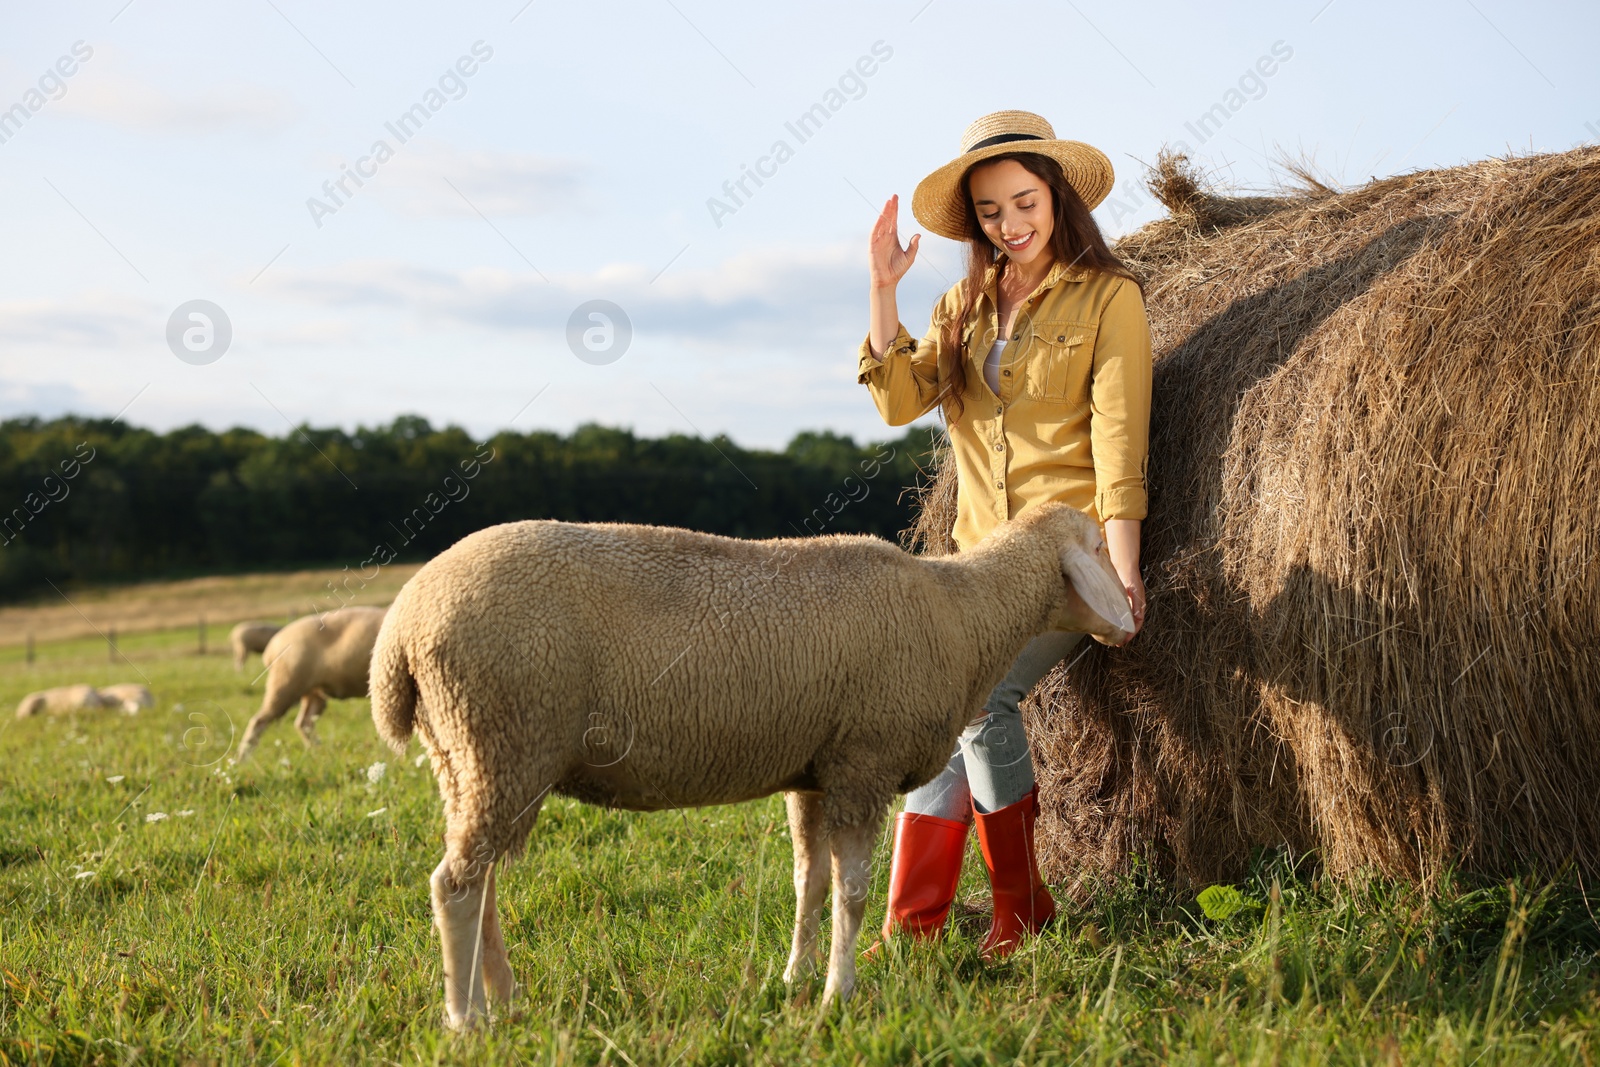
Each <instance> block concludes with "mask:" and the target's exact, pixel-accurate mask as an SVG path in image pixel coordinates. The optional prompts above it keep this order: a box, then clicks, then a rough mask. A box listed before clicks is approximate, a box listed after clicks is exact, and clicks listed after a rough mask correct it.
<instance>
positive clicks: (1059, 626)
mask: <svg viewBox="0 0 1600 1067" xmlns="http://www.w3.org/2000/svg"><path fill="white" fill-rule="evenodd" d="M1050 521H1051V522H1052V523H1053V524H1057V526H1058V529H1060V530H1061V531H1062V537H1061V540H1060V541H1059V542H1058V543H1059V544H1060V552H1061V577H1062V579H1063V580H1064V581H1065V584H1066V591H1065V592H1066V595H1065V596H1064V597H1063V598H1062V601H1061V604H1060V606H1059V607H1058V608H1057V610H1056V613H1055V615H1054V616H1053V617H1052V618H1051V620H1050V628H1051V629H1052V630H1070V631H1074V632H1077V633H1086V634H1093V635H1094V636H1095V637H1098V638H1100V639H1102V640H1103V641H1105V643H1107V644H1112V645H1117V644H1121V643H1122V642H1123V641H1126V640H1127V639H1128V635H1129V634H1131V633H1133V612H1132V611H1131V610H1130V609H1129V607H1128V595H1127V592H1126V591H1125V590H1124V589H1123V588H1122V579H1121V578H1119V577H1117V570H1116V568H1115V567H1113V566H1112V565H1111V553H1110V551H1109V550H1108V549H1107V548H1106V539H1105V535H1104V534H1103V533H1101V531H1100V524H1099V523H1097V522H1095V521H1094V520H1093V519H1091V518H1090V517H1089V516H1087V515H1085V514H1084V513H1083V512H1081V511H1078V510H1077V509H1076V508H1071V507H1067V506H1065V505H1063V506H1061V507H1060V508H1059V510H1057V509H1052V515H1051V517H1050Z"/></svg>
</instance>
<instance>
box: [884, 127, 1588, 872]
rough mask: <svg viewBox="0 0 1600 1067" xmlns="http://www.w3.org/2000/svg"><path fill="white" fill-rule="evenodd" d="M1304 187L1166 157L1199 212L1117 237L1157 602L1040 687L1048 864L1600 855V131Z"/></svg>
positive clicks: (946, 524)
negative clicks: (1273, 190) (1127, 292)
mask: <svg viewBox="0 0 1600 1067" xmlns="http://www.w3.org/2000/svg"><path fill="white" fill-rule="evenodd" d="M1302 185H1303V187H1302V188H1300V189H1299V190H1297V191H1292V192H1288V193H1285V194H1284V195H1280V196H1273V197H1257V198H1250V197H1220V196H1216V195H1214V194H1211V193H1208V192H1206V191H1205V189H1204V188H1203V183H1201V182H1199V181H1197V180H1196V179H1195V178H1194V176H1193V174H1192V172H1191V171H1190V170H1189V168H1188V167H1187V165H1186V162H1185V161H1184V160H1183V159H1182V157H1176V156H1171V155H1166V154H1164V155H1163V156H1162V157H1161V160H1160V162H1159V163H1158V166H1157V168H1156V170H1155V172H1154V174H1153V176H1152V180H1151V188H1152V191H1153V192H1155V193H1156V195H1157V196H1158V197H1161V198H1162V199H1163V201H1164V202H1165V203H1167V205H1168V207H1169V209H1171V211H1172V214H1171V216H1170V217H1168V218H1165V219H1162V220H1160V221H1157V222H1154V223H1151V224H1150V225H1148V226H1146V227H1144V228H1142V229H1141V230H1139V231H1137V232H1136V233H1133V234H1131V235H1129V236H1127V237H1126V238H1124V239H1123V240H1122V241H1121V242H1119V243H1118V245H1117V251H1118V253H1119V254H1120V255H1121V256H1123V257H1124V259H1125V260H1126V261H1127V262H1128V263H1129V264H1130V266H1132V267H1133V268H1134V269H1135V270H1136V271H1138V272H1139V273H1140V274H1141V276H1142V277H1144V278H1145V280H1146V302H1147V307H1148V310H1149V315H1150V322H1151V329H1152V333H1153V340H1154V343H1155V351H1156V367H1155V403H1154V417H1153V421H1152V427H1151V431H1152V439H1151V457H1150V466H1149V480H1150V487H1151V510H1150V515H1149V518H1148V519H1147V520H1146V523H1145V527H1144V531H1145V532H1144V560H1145V567H1144V569H1145V578H1146V582H1147V585H1148V587H1149V601H1150V607H1149V622H1148V625H1147V627H1146V630H1145V632H1144V633H1143V634H1142V635H1141V636H1140V637H1139V638H1138V640H1136V641H1135V642H1134V643H1133V644H1132V645H1130V646H1129V647H1128V648H1126V649H1121V650H1106V649H1103V648H1101V647H1099V646H1095V647H1094V648H1093V649H1091V650H1090V651H1089V652H1088V653H1086V654H1085V655H1084V656H1082V657H1081V658H1080V659H1079V660H1078V661H1077V662H1076V663H1075V664H1073V665H1071V667H1070V669H1067V668H1058V669H1057V670H1056V671H1055V672H1054V673H1053V674H1052V675H1051V676H1050V678H1048V679H1047V680H1046V682H1045V683H1044V684H1043V685H1042V686H1041V687H1040V689H1039V690H1037V691H1036V692H1035V697H1034V700H1033V701H1032V702H1030V705H1029V706H1028V713H1029V715H1030V722H1029V728H1030V730H1031V736H1032V738H1033V739H1034V742H1035V752H1036V759H1037V761H1038V764H1039V768H1038V770H1039V780H1040V783H1041V793H1042V801H1043V806H1044V810H1045V814H1044V818H1043V819H1042V820H1041V824H1040V840H1041V845H1040V851H1041V859H1042V860H1043V862H1044V866H1045V868H1046V873H1047V875H1048V876H1049V877H1051V878H1052V879H1053V880H1055V881H1057V882H1065V883H1068V884H1069V885H1071V884H1076V882H1077V880H1079V879H1082V878H1084V877H1086V876H1093V875H1095V874H1097V873H1108V872H1119V871H1126V870H1128V869H1130V866H1131V865H1132V864H1133V863H1134V862H1136V860H1137V862H1145V863H1148V864H1151V865H1153V866H1155V867H1156V868H1158V869H1160V870H1163V871H1165V872H1166V873H1168V874H1170V875H1175V876H1177V877H1178V878H1179V879H1180V880H1183V881H1187V882H1190V883H1201V882H1209V881H1216V880H1224V879H1234V878H1236V877H1238V876H1239V875H1240V873H1241V871H1242V870H1243V868H1244V866H1245V865H1246V863H1247V861H1248V859H1249V856H1250V853H1251V851H1252V850H1253V849H1255V848H1257V847H1260V846H1282V845H1287V846H1288V847H1290V848H1291V849H1294V850H1315V852H1316V853H1317V855H1318V856H1319V857H1320V861H1321V863H1322V865H1323V867H1324V869H1325V870H1327V871H1328V872H1329V873H1332V874H1335V875H1343V874H1348V873H1351V872H1354V871H1357V870H1362V869H1366V870H1373V871H1376V872H1378V873H1381V874H1384V875H1389V876H1399V877H1406V878H1415V879H1422V880H1424V881H1427V880H1431V879H1432V877H1433V876H1434V875H1436V874H1437V873H1438V872H1439V871H1440V870H1441V869H1442V868H1444V867H1446V866H1451V867H1454V868H1456V869H1459V870H1464V871H1472V872H1482V873H1499V872H1505V871H1510V870H1525V869H1530V868H1532V869H1545V870H1549V869H1554V868H1557V867H1559V866H1561V865H1562V864H1565V863H1568V862H1571V863H1574V864H1575V865H1576V866H1577V867H1578V869H1579V870H1580V871H1582V872H1584V873H1585V874H1590V875H1592V874H1596V873H1600V770H1597V767H1600V646H1597V633H1600V562H1597V561H1596V559H1595V556H1596V552H1597V549H1600V523H1597V522H1596V518H1595V509H1596V504H1597V501H1600V149H1597V148H1582V149H1578V150H1575V151H1571V152H1565V153H1559V154H1550V155H1537V156H1529V157H1523V158H1508V159H1490V160H1486V161H1483V162H1480V163H1475V164H1472V165H1469V166H1463V167H1455V168H1450V169H1442V170H1429V171H1419V172H1416V173H1411V174H1405V175H1401V176H1398V177H1393V178H1387V179H1383V180H1381V181H1374V182H1372V183H1371V184H1369V185H1366V186H1363V187H1361V188H1358V189H1354V190H1351V191H1348V192H1335V191H1333V190H1330V189H1328V188H1327V187H1325V186H1322V185H1320V184H1317V183H1314V182H1303V183H1302ZM1250 201H1254V202H1250ZM952 482H953V470H952V469H951V468H950V467H949V466H946V467H944V468H943V469H942V472H941V475H940V480H939V481H936V482H935V484H933V485H932V486H930V487H929V488H928V489H927V490H926V491H925V501H926V502H927V503H928V505H929V506H928V507H926V508H925V509H924V511H923V512H922V514H921V515H920V516H919V518H918V523H917V526H916V527H914V528H913V531H912V532H913V534H914V536H915V538H916V539H918V540H917V543H919V544H920V545H922V546H923V547H924V549H927V548H936V549H939V550H948V547H949V546H948V542H947V540H946V539H947V537H948V531H949V528H950V525H951V523H952V521H953V517H954V516H953V511H954V499H953V492H952V491H951V490H952V489H953V485H952V484H951V483H952Z"/></svg>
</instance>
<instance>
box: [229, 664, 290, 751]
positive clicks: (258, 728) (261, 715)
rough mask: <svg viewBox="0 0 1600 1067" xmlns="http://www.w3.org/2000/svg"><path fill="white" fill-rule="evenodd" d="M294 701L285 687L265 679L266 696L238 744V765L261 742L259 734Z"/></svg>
mask: <svg viewBox="0 0 1600 1067" xmlns="http://www.w3.org/2000/svg"><path fill="white" fill-rule="evenodd" d="M294 700H295V696H294V694H293V693H292V692H290V691H289V690H288V689H287V688H286V687H283V686H277V685H274V684H273V683H272V679H271V678H270V677H269V678H268V679H267V695H266V696H265V697H264V698H263V699H262V701H261V710H260V711H258V712H256V713H255V715H253V716H252V717H251V719H250V723H249V725H247V726H246V727H245V728H244V740H242V741H240V742H239V762H240V763H243V762H244V761H245V760H247V759H249V758H250V753H251V752H253V751H255V747H256V744H257V743H258V742H260V740H261V734H262V733H263V732H264V731H265V730H266V728H267V727H268V726H270V725H272V723H274V722H276V721H277V720H278V719H279V718H281V717H282V716H283V713H284V712H286V711H288V710H289V705H291V704H293V703H294Z"/></svg>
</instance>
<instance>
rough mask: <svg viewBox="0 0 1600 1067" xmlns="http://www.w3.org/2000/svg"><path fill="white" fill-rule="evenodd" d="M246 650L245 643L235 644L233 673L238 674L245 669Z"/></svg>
mask: <svg viewBox="0 0 1600 1067" xmlns="http://www.w3.org/2000/svg"><path fill="white" fill-rule="evenodd" d="M244 657H245V651H244V646H243V645H234V646H233V673H235V674H238V673H239V672H241V671H243V670H244Z"/></svg>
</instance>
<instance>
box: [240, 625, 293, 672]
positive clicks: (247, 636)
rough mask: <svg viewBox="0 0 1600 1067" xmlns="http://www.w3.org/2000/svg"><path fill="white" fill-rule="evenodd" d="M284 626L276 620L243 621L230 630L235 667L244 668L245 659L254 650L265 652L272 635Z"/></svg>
mask: <svg viewBox="0 0 1600 1067" xmlns="http://www.w3.org/2000/svg"><path fill="white" fill-rule="evenodd" d="M281 629H283V627H281V626H279V625H278V624H277V623H275V622H241V623H240V624H239V625H237V626H235V627H234V628H233V629H232V630H230V631H229V632H228V644H229V645H231V646H232V647H233V669H234V670H235V671H242V670H244V661H245V660H246V659H247V658H249V656H250V653H252V652H265V651H266V650H267V642H268V641H271V640H272V635H273V634H275V633H277V632H278V631H279V630H281Z"/></svg>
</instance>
